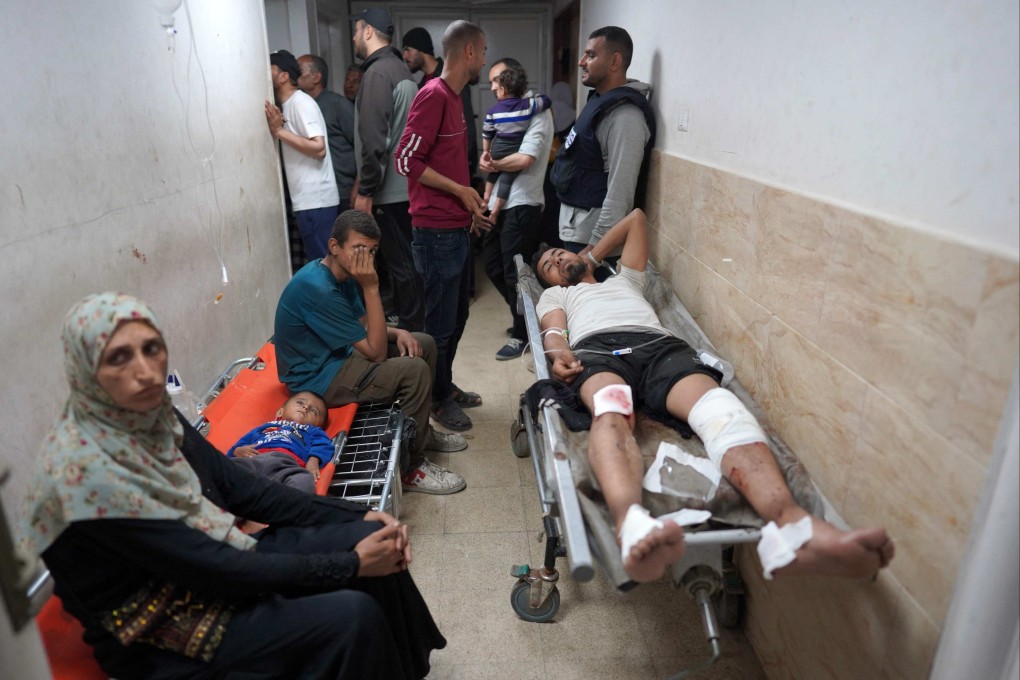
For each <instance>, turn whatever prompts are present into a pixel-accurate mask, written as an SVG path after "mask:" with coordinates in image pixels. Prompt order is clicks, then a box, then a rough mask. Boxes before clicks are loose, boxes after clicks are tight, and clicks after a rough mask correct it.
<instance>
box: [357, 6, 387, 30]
mask: <svg viewBox="0 0 1020 680" xmlns="http://www.w3.org/2000/svg"><path fill="white" fill-rule="evenodd" d="M359 19H360V20H361V21H364V22H365V23H366V24H368V25H369V26H371V27H372V28H374V29H375V30H377V31H379V32H380V33H385V34H386V35H393V19H391V18H390V13H389V12H387V11H386V10H384V9H383V8H381V7H370V8H368V9H365V10H362V11H360V12H358V13H357V14H352V15H351V21H358V20H359Z"/></svg>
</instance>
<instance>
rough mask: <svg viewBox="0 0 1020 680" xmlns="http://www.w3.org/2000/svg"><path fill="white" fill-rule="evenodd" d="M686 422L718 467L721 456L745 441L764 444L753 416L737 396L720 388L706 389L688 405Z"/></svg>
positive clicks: (765, 440) (763, 433) (720, 463)
mask: <svg viewBox="0 0 1020 680" xmlns="http://www.w3.org/2000/svg"><path fill="white" fill-rule="evenodd" d="M687 424H688V425H690V426H691V429H692V430H694V432H695V434H697V435H698V437H700V438H701V441H702V443H703V444H704V445H705V452H706V453H707V454H708V457H709V459H710V460H711V461H712V462H713V463H715V464H716V465H718V466H720V467H721V466H722V458H723V455H724V454H725V453H726V452H727V451H729V450H730V449H732V448H734V447H737V446H744V445H747V444H755V443H761V444H766V445H767V444H768V441H769V439H768V437H767V436H766V435H765V431H764V430H762V429H761V425H759V424H758V420H757V418H755V417H754V414H752V413H751V412H750V411H748V410H747V407H746V406H744V405H743V404H742V403H741V401H740V400H739V399H737V396H736V395H735V394H733V393H732V392H730V391H729V390H728V389H726V388H724V387H717V388H715V389H713V390H709V391H708V392H706V393H705V394H704V395H702V397H701V398H700V399H698V401H697V402H696V403H695V404H694V406H693V407H691V411H690V413H689V414H688V416H687Z"/></svg>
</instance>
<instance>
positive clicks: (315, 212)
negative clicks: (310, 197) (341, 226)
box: [294, 205, 339, 260]
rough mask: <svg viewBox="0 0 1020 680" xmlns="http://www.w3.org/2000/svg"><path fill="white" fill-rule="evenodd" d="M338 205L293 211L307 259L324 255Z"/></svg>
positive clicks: (315, 258)
mask: <svg viewBox="0 0 1020 680" xmlns="http://www.w3.org/2000/svg"><path fill="white" fill-rule="evenodd" d="M338 207H339V206H335V205H331V206H329V207H328V208H312V209H311V210H295V211H294V219H295V220H297V224H298V231H299V232H300V233H301V242H302V243H304V245H305V257H306V258H308V259H309V260H317V259H319V258H320V257H326V246H327V244H328V243H329V234H330V232H331V231H333V222H335V221H336V216H337V209H338Z"/></svg>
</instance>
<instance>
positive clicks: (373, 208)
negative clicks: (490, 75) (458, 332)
mask: <svg viewBox="0 0 1020 680" xmlns="http://www.w3.org/2000/svg"><path fill="white" fill-rule="evenodd" d="M352 19H353V21H354V37H353V40H354V52H355V54H357V55H358V57H359V58H360V59H364V62H363V63H362V65H361V69H362V70H363V71H364V73H365V74H364V76H362V79H361V88H360V90H359V91H358V98H357V100H356V101H355V109H356V114H355V126H356V127H357V131H358V134H357V137H356V139H355V144H354V150H355V157H356V158H357V163H358V182H357V192H356V195H355V197H354V208H355V209H357V210H361V211H363V212H366V213H368V214H370V215H372V216H373V217H375V220H376V222H377V223H378V224H379V229H381V230H382V241H381V243H380V245H381V247H382V255H383V258H384V259H385V261H386V266H387V267H388V268H389V271H390V276H391V277H392V278H393V298H394V307H395V309H396V313H397V317H398V318H399V321H398V323H397V327H398V328H401V329H403V330H407V331H421V330H422V329H423V328H424V323H425V311H424V310H425V307H424V302H423V300H422V296H421V291H422V283H421V278H420V277H419V276H418V274H417V272H416V271H415V268H414V260H413V259H412V256H411V217H410V215H409V214H408V207H409V206H408V202H407V180H406V179H405V178H404V177H402V176H401V175H399V174H397V173H396V172H395V171H394V170H393V168H392V163H393V160H392V159H393V152H394V151H395V150H396V148H397V142H398V141H400V137H401V135H403V134H404V126H405V125H406V124H407V112H408V110H410V108H411V102H412V101H413V100H414V96H415V95H416V94H417V93H418V87H417V85H415V82H414V79H413V78H411V72H410V71H408V70H407V66H406V65H405V64H404V62H403V60H402V59H401V58H400V53H399V52H397V50H396V49H394V48H393V46H392V45H391V44H390V42H391V38H392V35H393V21H392V20H391V19H390V15H389V14H388V13H387V12H386V11H385V10H382V9H378V8H372V9H366V10H364V11H362V12H359V13H358V14H355V15H354V16H353V17H352Z"/></svg>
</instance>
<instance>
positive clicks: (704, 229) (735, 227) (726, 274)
mask: <svg viewBox="0 0 1020 680" xmlns="http://www.w3.org/2000/svg"><path fill="white" fill-rule="evenodd" d="M695 175H696V177H695V179H696V180H697V181H698V182H699V183H700V185H701V186H700V206H699V207H698V214H697V222H696V226H695V228H694V238H693V243H691V244H690V245H687V244H685V243H684V242H683V241H679V240H678V241H677V243H679V244H680V245H682V246H684V247H686V248H687V249H688V250H690V251H691V253H692V254H693V255H694V256H695V257H697V258H698V259H699V260H701V261H702V262H704V263H705V264H706V265H707V266H708V267H709V268H711V269H712V270H713V271H715V272H716V273H718V274H719V275H720V276H722V277H723V278H725V279H726V280H727V281H730V282H731V283H733V284H734V285H735V286H737V288H739V289H740V290H743V291H753V290H754V285H753V284H754V282H755V280H756V278H757V275H758V272H757V261H758V256H757V252H756V246H757V243H758V242H759V240H760V235H759V233H758V230H759V224H758V219H757V211H756V210H755V202H756V200H757V194H758V193H759V192H760V191H761V190H762V186H761V185H760V184H758V183H756V182H752V181H751V180H748V179H744V178H743V177H738V176H736V175H733V174H730V173H727V172H723V171H721V170H716V169H714V168H703V169H701V170H700V171H698V172H697V173H695ZM681 193H682V192H681V191H680V190H679V188H678V189H677V192H676V195H677V196H679V195H680V194H681ZM672 195H673V194H672V193H671V194H670V196H672ZM669 198H670V197H669V196H667V197H666V200H669Z"/></svg>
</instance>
